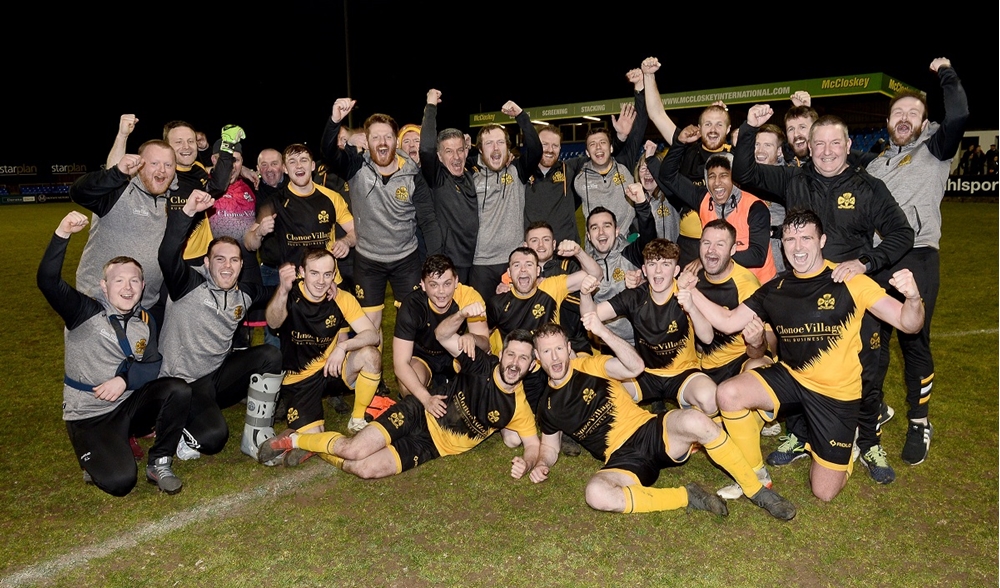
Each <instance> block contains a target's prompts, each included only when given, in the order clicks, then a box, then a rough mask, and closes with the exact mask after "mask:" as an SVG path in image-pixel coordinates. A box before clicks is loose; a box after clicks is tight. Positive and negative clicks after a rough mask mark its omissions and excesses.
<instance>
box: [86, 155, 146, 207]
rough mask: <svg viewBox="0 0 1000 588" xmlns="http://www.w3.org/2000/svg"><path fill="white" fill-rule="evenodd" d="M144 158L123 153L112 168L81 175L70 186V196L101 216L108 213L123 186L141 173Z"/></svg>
mask: <svg viewBox="0 0 1000 588" xmlns="http://www.w3.org/2000/svg"><path fill="white" fill-rule="evenodd" d="M141 167H142V158H141V157H139V156H138V155H133V154H130V155H123V156H122V157H121V159H119V160H118V163H117V164H116V165H115V166H114V167H111V168H108V169H102V170H99V171H95V172H90V173H89V174H84V175H82V176H80V177H79V178H78V179H77V180H76V181H75V182H73V185H72V186H70V188H69V198H70V200H72V201H73V202H76V203H77V204H79V205H80V206H82V207H84V208H86V209H87V210H89V211H91V212H93V213H94V214H96V215H97V216H99V217H102V216H104V215H106V214H108V213H109V212H110V211H111V209H112V208H114V207H115V204H117V202H118V199H119V198H121V195H122V192H123V188H124V187H125V185H126V184H128V183H129V181H131V179H132V176H133V175H134V174H137V173H139V168H141Z"/></svg>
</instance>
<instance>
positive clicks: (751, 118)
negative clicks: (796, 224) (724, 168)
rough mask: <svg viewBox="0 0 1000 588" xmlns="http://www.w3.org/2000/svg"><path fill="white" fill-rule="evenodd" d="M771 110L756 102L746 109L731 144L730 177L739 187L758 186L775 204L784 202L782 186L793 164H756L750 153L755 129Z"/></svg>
mask: <svg viewBox="0 0 1000 588" xmlns="http://www.w3.org/2000/svg"><path fill="white" fill-rule="evenodd" d="M773 114H774V111H773V110H771V107H770V106H768V105H767V104H756V105H754V106H751V107H750V110H749V111H748V112H747V121H746V122H745V123H743V124H742V125H741V126H740V140H739V141H738V142H737V143H736V145H735V146H734V147H733V150H732V153H733V181H734V182H736V184H737V185H739V186H740V187H741V188H748V189H750V190H751V191H753V188H760V189H762V190H763V191H765V192H767V193H768V194H769V195H770V196H771V197H772V198H773V199H774V201H775V202H777V203H778V204H782V205H784V204H785V187H786V186H787V184H788V179H789V178H790V177H791V175H792V174H793V173H797V171H796V170H797V168H790V167H786V166H778V165H760V164H758V163H757V159H756V158H755V157H754V143H756V139H757V130H758V129H759V128H760V126H761V125H763V124H764V123H766V122H767V121H768V119H770V118H771V115H773Z"/></svg>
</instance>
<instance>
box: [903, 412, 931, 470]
mask: <svg viewBox="0 0 1000 588" xmlns="http://www.w3.org/2000/svg"><path fill="white" fill-rule="evenodd" d="M933 436H934V427H933V426H932V425H931V423H930V421H927V424H926V425H924V424H921V423H915V422H913V421H910V426H909V428H908V429H906V443H905V444H904V445H903V455H902V457H903V461H905V462H906V463H908V464H910V465H917V464H919V463H923V462H924V460H925V459H927V452H928V451H930V448H931V437H933Z"/></svg>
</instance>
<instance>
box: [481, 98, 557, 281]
mask: <svg viewBox="0 0 1000 588" xmlns="http://www.w3.org/2000/svg"><path fill="white" fill-rule="evenodd" d="M501 111H502V112H503V113H504V114H506V115H507V116H510V117H513V118H514V119H515V120H517V124H518V126H519V127H520V128H521V132H522V133H523V135H524V145H523V146H522V147H521V155H520V157H517V158H514V159H511V152H510V148H511V141H510V137H509V135H508V134H507V130H506V129H504V128H503V127H502V126H500V125H497V124H489V125H486V126H484V127H483V128H482V129H481V130H480V131H479V136H478V137H477V139H476V146H477V147H478V149H479V157H478V159H477V162H476V165H475V166H474V167H473V181H474V182H475V186H476V198H477V205H478V207H479V235H478V237H477V238H476V254H475V257H474V259H473V262H472V272H471V275H470V276H469V285H470V286H472V287H473V288H475V289H476V290H477V291H478V292H479V294H481V295H482V297H483V298H484V299H486V300H489V299H490V298H492V297H493V295H494V294H496V287H497V284H499V283H500V281H501V279H502V276H503V273H504V272H505V271H507V257H508V256H509V255H510V252H511V251H513V250H514V249H517V248H518V247H520V246H521V242H522V241H523V239H524V192H525V184H527V183H528V179H529V178H530V177H531V172H532V170H534V169H536V168H537V167H538V162H539V161H541V160H542V142H541V140H540V139H539V138H538V132H536V131H535V127H534V126H533V125H532V124H531V119H530V117H529V116H528V113H526V112H524V111H523V110H521V107H520V106H518V105H517V104H515V103H514V102H512V101H508V102H507V103H506V104H504V105H503V107H502V108H501Z"/></svg>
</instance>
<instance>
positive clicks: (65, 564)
mask: <svg viewBox="0 0 1000 588" xmlns="http://www.w3.org/2000/svg"><path fill="white" fill-rule="evenodd" d="M336 471H337V469H336V468H331V467H318V468H304V469H300V470H299V471H296V472H295V473H293V474H292V475H289V476H284V477H282V478H281V479H279V480H277V481H275V482H272V483H270V484H265V485H263V486H258V487H256V488H251V489H249V490H244V491H242V492H237V493H235V494H230V495H228V496H220V497H218V498H214V499H212V500H210V501H208V502H207V503H205V504H202V505H199V506H195V507H193V508H190V509H188V510H186V511H181V512H178V513H174V514H171V515H168V516H166V517H164V518H162V519H160V520H159V521H156V522H154V523H151V524H147V525H146V526H144V527H142V528H137V529H135V530H134V531H133V532H131V533H123V536H121V537H115V538H113V539H108V540H106V541H103V542H102V543H99V544H97V545H93V546H89V547H80V548H77V549H75V550H73V551H71V552H69V553H67V554H65V555H62V556H59V557H57V558H55V559H52V560H49V561H45V562H41V563H38V564H35V565H32V566H28V567H26V568H23V569H21V570H19V571H16V572H14V573H13V574H10V575H9V576H7V577H5V578H0V586H4V587H6V586H11V587H14V586H24V585H29V584H34V583H37V582H41V581H44V580H49V579H52V578H54V577H56V576H57V575H58V574H60V573H62V572H63V571H65V570H66V569H68V568H71V567H75V566H80V565H83V564H86V563H87V562H89V561H90V560H92V559H97V558H101V557H107V556H109V555H111V554H113V553H115V552H116V551H119V550H122V549H128V548H132V547H135V546H137V545H139V544H140V543H143V542H145V541H149V540H150V539H155V538H157V537H161V536H163V535H166V534H167V533H170V532H172V531H177V530H179V529H183V528H184V527H187V526H189V525H191V524H193V523H197V522H201V521H205V520H212V519H215V520H218V519H224V518H227V517H230V516H232V515H233V514H236V513H238V512H239V511H240V510H241V508H242V507H244V506H246V505H247V504H248V503H250V502H251V501H253V500H255V499H258V498H263V497H265V496H280V495H282V494H285V493H287V492H289V491H291V490H293V489H297V488H299V487H301V486H302V484H304V483H306V482H309V481H311V480H313V479H317V478H322V477H329V476H332V475H333V474H334V472H336ZM220 513H222V514H220Z"/></svg>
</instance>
